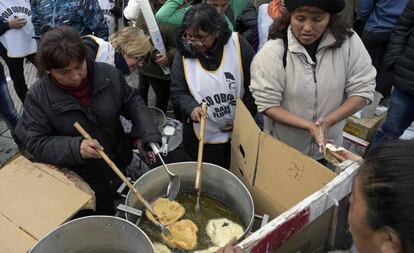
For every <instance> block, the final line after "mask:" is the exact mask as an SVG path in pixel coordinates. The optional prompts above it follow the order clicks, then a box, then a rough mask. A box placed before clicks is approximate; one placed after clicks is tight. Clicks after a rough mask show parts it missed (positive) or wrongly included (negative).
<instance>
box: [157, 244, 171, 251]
mask: <svg viewBox="0 0 414 253" xmlns="http://www.w3.org/2000/svg"><path fill="white" fill-rule="evenodd" d="M154 249H155V253H171V250H170V249H169V248H168V247H167V246H165V245H164V244H162V243H158V242H156V243H154Z"/></svg>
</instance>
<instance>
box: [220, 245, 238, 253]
mask: <svg viewBox="0 0 414 253" xmlns="http://www.w3.org/2000/svg"><path fill="white" fill-rule="evenodd" d="M218 253H244V251H243V250H242V249H240V248H239V247H235V246H233V245H231V244H227V245H226V246H225V247H224V248H221V249H219V251H218Z"/></svg>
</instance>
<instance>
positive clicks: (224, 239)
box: [206, 218, 244, 247]
mask: <svg viewBox="0 0 414 253" xmlns="http://www.w3.org/2000/svg"><path fill="white" fill-rule="evenodd" d="M206 231H207V235H208V237H209V238H210V240H211V242H212V243H214V245H216V246H218V247H224V246H225V245H226V244H227V243H229V242H230V241H231V240H232V239H233V238H234V237H235V238H237V240H238V239H240V237H242V235H243V233H244V230H243V228H242V227H241V226H240V225H239V224H237V223H235V222H233V221H231V220H228V219H225V218H222V219H212V220H210V221H209V222H208V223H207V226H206Z"/></svg>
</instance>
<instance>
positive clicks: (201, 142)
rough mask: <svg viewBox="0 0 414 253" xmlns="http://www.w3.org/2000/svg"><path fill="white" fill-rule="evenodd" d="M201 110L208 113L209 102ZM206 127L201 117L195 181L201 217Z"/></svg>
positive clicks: (197, 205)
mask: <svg viewBox="0 0 414 253" xmlns="http://www.w3.org/2000/svg"><path fill="white" fill-rule="evenodd" d="M201 110H202V111H203V114H207V103H206V102H203V103H201ZM205 128H206V119H205V118H204V117H201V119H200V134H199V135H200V136H199V141H198V155H197V171H196V181H195V190H196V193H197V203H196V206H195V214H196V217H197V218H199V217H200V196H201V166H202V164H203V150H204V131H205Z"/></svg>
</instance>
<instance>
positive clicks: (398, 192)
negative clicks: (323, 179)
mask: <svg viewBox="0 0 414 253" xmlns="http://www.w3.org/2000/svg"><path fill="white" fill-rule="evenodd" d="M413 166H414V142H413V141H401V140H399V141H390V142H384V143H383V144H382V145H381V146H379V147H378V148H377V149H375V150H374V151H373V152H372V153H371V154H370V155H369V156H368V157H367V158H366V159H365V161H364V163H363V164H362V166H361V167H360V171H359V172H358V174H357V176H356V177H355V180H354V186H353V191H352V195H351V197H350V199H349V202H350V209H349V216H348V221H349V230H350V232H351V234H352V238H353V241H354V243H355V245H356V247H357V248H358V250H359V252H360V253H371V252H378V253H386V252H387V253H408V252H414V216H413V214H414V201H413V198H414V184H413V182H414V168H413Z"/></svg>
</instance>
